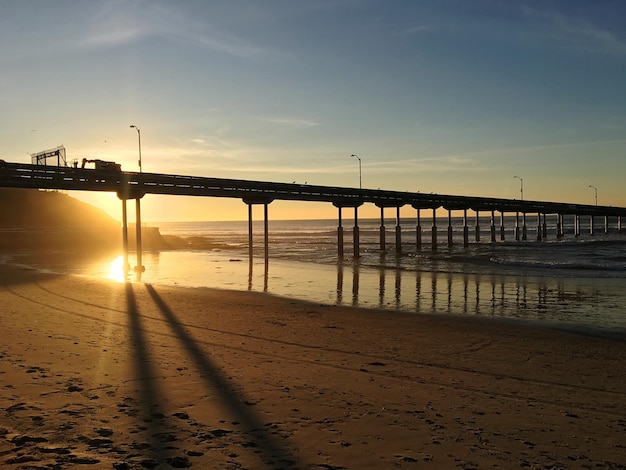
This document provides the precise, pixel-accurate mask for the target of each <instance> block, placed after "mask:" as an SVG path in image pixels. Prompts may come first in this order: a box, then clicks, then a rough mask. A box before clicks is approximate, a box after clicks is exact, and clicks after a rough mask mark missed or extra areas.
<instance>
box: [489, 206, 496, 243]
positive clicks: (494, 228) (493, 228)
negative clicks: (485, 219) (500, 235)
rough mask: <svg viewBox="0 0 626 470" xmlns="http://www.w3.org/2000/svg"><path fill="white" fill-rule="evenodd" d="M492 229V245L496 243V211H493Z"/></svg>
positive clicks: (490, 223)
mask: <svg viewBox="0 0 626 470" xmlns="http://www.w3.org/2000/svg"><path fill="white" fill-rule="evenodd" d="M489 225H490V227H491V243H495V242H496V211H491V220H490V222H489Z"/></svg>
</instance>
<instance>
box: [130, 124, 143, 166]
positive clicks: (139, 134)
mask: <svg viewBox="0 0 626 470" xmlns="http://www.w3.org/2000/svg"><path fill="white" fill-rule="evenodd" d="M130 127H132V128H134V129H137V139H138V141H139V173H141V131H140V130H139V128H138V127H137V126H135V125H134V124H131V125H130Z"/></svg>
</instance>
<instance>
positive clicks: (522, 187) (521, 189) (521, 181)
mask: <svg viewBox="0 0 626 470" xmlns="http://www.w3.org/2000/svg"><path fill="white" fill-rule="evenodd" d="M513 178H517V179H518V180H519V192H520V195H521V200H522V201H523V200H524V179H523V178H520V177H519V176H514V177H513Z"/></svg>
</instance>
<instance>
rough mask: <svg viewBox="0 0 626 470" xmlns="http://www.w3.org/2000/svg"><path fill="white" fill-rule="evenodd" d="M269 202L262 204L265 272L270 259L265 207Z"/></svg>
mask: <svg viewBox="0 0 626 470" xmlns="http://www.w3.org/2000/svg"><path fill="white" fill-rule="evenodd" d="M268 206H269V204H268V203H265V204H263V242H264V244H265V247H264V249H265V272H267V267H268V265H269V260H270V243H269V222H268V217H267V215H268V214H267V212H268V211H267V208H268Z"/></svg>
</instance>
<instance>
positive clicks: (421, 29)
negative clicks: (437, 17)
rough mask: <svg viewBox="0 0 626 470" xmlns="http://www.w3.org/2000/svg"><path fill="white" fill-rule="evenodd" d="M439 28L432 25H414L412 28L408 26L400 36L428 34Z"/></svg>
mask: <svg viewBox="0 0 626 470" xmlns="http://www.w3.org/2000/svg"><path fill="white" fill-rule="evenodd" d="M438 29H439V28H438V27H437V26H434V25H428V24H415V25H412V26H409V27H407V28H405V29H403V30H402V31H401V32H400V34H401V35H402V36H414V35H416V34H422V33H428V32H431V31H436V30H438Z"/></svg>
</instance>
